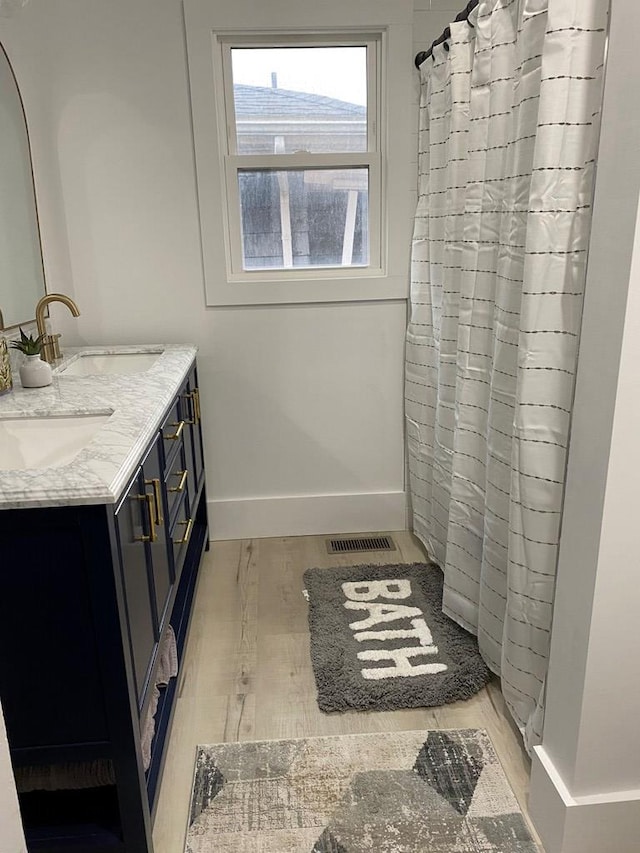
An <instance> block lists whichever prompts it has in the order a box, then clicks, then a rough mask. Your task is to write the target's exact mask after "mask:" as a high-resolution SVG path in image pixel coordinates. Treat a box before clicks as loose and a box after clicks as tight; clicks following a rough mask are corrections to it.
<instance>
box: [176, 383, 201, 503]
mask: <svg viewBox="0 0 640 853" xmlns="http://www.w3.org/2000/svg"><path fill="white" fill-rule="evenodd" d="M180 407H181V418H182V420H184V422H185V424H186V425H187V427H186V429H185V431H184V444H185V450H186V456H187V464H188V465H189V467H190V469H191V473H192V476H190V478H189V480H190V482H191V484H192V487H191V492H190V497H191V509H192V510H193V508H194V505H195V502H196V499H197V493H198V487H199V486H200V481H201V479H202V476H203V473H204V447H203V443H202V427H201V420H202V416H201V411H200V390H199V388H198V374H197V372H196V368H195V367H194V368H193V369H192V371H191V373H190V374H189V377H188V379H187V382H186V385H185V388H184V390H183V391H182V393H181V395H180Z"/></svg>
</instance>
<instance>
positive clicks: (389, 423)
mask: <svg viewBox="0 0 640 853" xmlns="http://www.w3.org/2000/svg"><path fill="white" fill-rule="evenodd" d="M422 2H423V4H424V0H422ZM450 17H451V15H450V14H447V13H442V12H441V11H434V12H431V11H428V10H426V9H424V10H422V9H421V10H420V11H418V12H417V13H416V23H417V31H418V32H419V36H418V45H419V46H423V42H424V41H429V42H430V41H431V40H432V39H433V38H434V37H435V36H436V35H438V34H439V32H440V30H441V29H442V26H443V25H444V23H446V21H447V20H448V19H449V18H450ZM0 38H2V40H3V43H4V44H5V45H6V47H7V50H8V52H9V54H10V56H11V59H12V61H13V63H14V66H15V70H16V75H17V77H18V81H19V83H20V86H21V89H22V93H23V97H24V101H25V106H26V110H27V115H28V119H29V122H30V129H31V136H32V145H33V149H34V161H35V171H36V183H37V189H38V199H39V208H40V215H41V226H42V232H43V242H44V247H45V266H46V272H47V277H48V289H49V290H50V291H54V290H55V291H62V292H64V293H68V294H69V295H71V296H72V297H73V298H74V299H75V300H76V301H77V303H78V305H79V307H80V310H81V317H80V318H79V319H78V320H72V319H71V318H70V317H68V316H67V315H66V312H65V309H64V308H63V307H61V306H54V308H53V309H52V316H53V321H54V324H55V325H56V327H58V329H59V330H61V331H63V333H64V341H66V342H67V344H77V343H120V342H121V343H132V342H137V341H141V342H151V341H153V342H156V341H185V340H186V341H193V342H195V343H196V344H198V346H199V347H200V357H199V362H200V371H201V384H202V398H203V403H204V414H205V416H206V424H207V431H206V435H205V442H206V451H207V468H208V491H209V498H210V500H211V501H212V502H213V507H212V508H213V510H214V511H213V512H212V513H211V522H212V529H213V535H214V537H220V538H225V537H229V536H234V537H235V536H251V535H281V534H296V533H303V532H304V533H307V532H327V531H337V530H343V531H344V530H349V529H351V530H354V529H370V530H371V529H378V528H387V529H393V528H402V527H404V526H405V494H404V488H405V486H404V459H403V422H402V418H403V415H402V372H403V366H402V359H403V346H404V341H403V335H404V326H405V319H406V304H405V302H404V300H398V301H391V302H375V303H366V304H358V303H343V304H340V305H336V304H320V305H310V306H273V307H262V308H252V307H246V308H225V309H220V308H206V307H205V304H204V293H203V276H202V268H201V254H200V238H199V230H198V210H197V198H196V189H195V178H194V161H193V143H192V133H191V123H190V104H189V93H188V77H187V66H186V56H185V45H184V32H183V19H182V8H181V3H180V0H134V2H131V0H109V2H108V3H105V2H104V0H56V2H55V3H51V2H49V0H31V2H30V3H29V4H28V5H27V6H26V7H25V8H24V9H23V10H22V11H21V12H20V13H19V15H17V16H15V17H14V18H12V19H6V20H5V19H3V20H2V22H1V23H0ZM412 59H413V57H412V56H408V57H407V62H408V63H411V62H412ZM416 92H417V89H415V90H414V92H413V93H411V92H408V93H407V97H408V98H410V97H413V98H414V100H415V99H416V98H417V94H416ZM415 112H416V113H417V110H416V111H415ZM413 148H415V146H413ZM408 150H409V149H408ZM409 156H410V155H409ZM414 177H415V173H412V178H411V186H409V187H407V194H408V204H407V211H408V213H407V221H406V228H405V242H406V251H407V253H408V252H409V245H410V236H411V221H410V216H411V211H412V208H413V199H414V193H415V191H414ZM297 496H304V498H305V500H304V501H303V502H297V503H296V502H295V501H294V502H293V503H292V501H290V500H284V501H282V500H280V499H283V498H285V499H289V498H295V497H297ZM326 496H338V497H337V498H336V500H333V501H332V500H327V499H326ZM343 496H348V497H347V498H344V497H343ZM316 498H317V500H316ZM276 499H278V500H276ZM243 502H244V503H243Z"/></svg>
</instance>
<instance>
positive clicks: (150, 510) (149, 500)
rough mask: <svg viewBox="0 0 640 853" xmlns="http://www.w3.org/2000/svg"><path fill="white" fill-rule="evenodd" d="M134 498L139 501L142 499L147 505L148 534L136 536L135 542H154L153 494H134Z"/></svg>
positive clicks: (154, 514) (155, 536) (155, 535)
mask: <svg viewBox="0 0 640 853" xmlns="http://www.w3.org/2000/svg"><path fill="white" fill-rule="evenodd" d="M136 499H137V500H139V501H144V502H145V503H146V505H147V512H148V513H149V535H148V536H136V542H155V541H156V539H157V538H158V535H157V533H156V521H155V516H156V513H155V508H154V503H155V501H154V499H153V495H147V494H144V495H136Z"/></svg>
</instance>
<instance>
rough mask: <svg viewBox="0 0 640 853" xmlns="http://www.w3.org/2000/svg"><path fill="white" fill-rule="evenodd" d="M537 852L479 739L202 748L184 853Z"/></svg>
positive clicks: (484, 740) (416, 736)
mask: <svg viewBox="0 0 640 853" xmlns="http://www.w3.org/2000/svg"><path fill="white" fill-rule="evenodd" d="M427 851H428V853H538V848H537V846H536V844H535V842H534V841H533V839H532V837H531V835H530V833H529V831H528V829H527V826H526V824H525V821H524V818H523V816H522V813H521V812H520V810H519V808H518V804H517V802H516V799H515V797H514V795H513V793H512V791H511V789H510V788H509V785H508V783H507V780H506V778H505V776H504V774H503V772H502V768H501V766H500V763H499V761H498V759H497V757H496V754H495V752H494V750H493V746H492V745H491V741H490V740H489V737H488V735H487V734H486V732H484V731H481V730H477V729H467V730H460V731H458V730H456V731H431V732H426V731H425V732H401V733H394V734H370V735H348V736H341V737H323V738H308V739H304V740H280V741H263V742H257V743H225V744H217V745H215V746H200V747H198V754H197V760H196V770H195V780H194V787H193V795H192V800H191V816H190V825H189V829H188V833H187V844H186V853H427Z"/></svg>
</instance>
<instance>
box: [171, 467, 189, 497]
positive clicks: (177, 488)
mask: <svg viewBox="0 0 640 853" xmlns="http://www.w3.org/2000/svg"><path fill="white" fill-rule="evenodd" d="M188 475H189V471H188V470H187V469H186V468H185V470H184V471H176V473H175V474H173V475H172V476H174V477H180V482H179V483H178V485H177V486H172V487H171V488H170V489H168V491H170V492H184V487H185V485H186V482H187V477H188Z"/></svg>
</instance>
